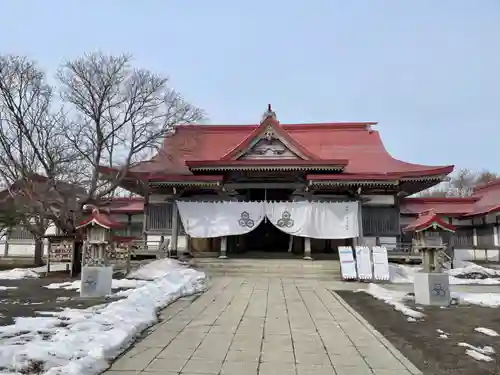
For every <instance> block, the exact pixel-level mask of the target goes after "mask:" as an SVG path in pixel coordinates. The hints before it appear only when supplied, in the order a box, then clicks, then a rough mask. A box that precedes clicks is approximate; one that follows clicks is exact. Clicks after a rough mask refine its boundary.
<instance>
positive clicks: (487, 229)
mask: <svg viewBox="0 0 500 375" xmlns="http://www.w3.org/2000/svg"><path fill="white" fill-rule="evenodd" d="M476 235H477V247H478V248H485V249H488V248H492V247H494V246H495V243H494V239H493V225H487V226H480V227H477V228H476Z"/></svg>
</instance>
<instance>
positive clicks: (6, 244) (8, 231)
mask: <svg viewBox="0 0 500 375" xmlns="http://www.w3.org/2000/svg"><path fill="white" fill-rule="evenodd" d="M11 232H12V229H11V228H9V229H7V233H5V236H4V239H5V247H4V256H8V255H9V237H10V234H11Z"/></svg>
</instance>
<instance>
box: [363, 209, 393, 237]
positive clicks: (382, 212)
mask: <svg viewBox="0 0 500 375" xmlns="http://www.w3.org/2000/svg"><path fill="white" fill-rule="evenodd" d="M362 220H363V234H364V235H365V236H398V235H400V226H399V210H398V208H397V207H370V206H364V207H363V211H362Z"/></svg>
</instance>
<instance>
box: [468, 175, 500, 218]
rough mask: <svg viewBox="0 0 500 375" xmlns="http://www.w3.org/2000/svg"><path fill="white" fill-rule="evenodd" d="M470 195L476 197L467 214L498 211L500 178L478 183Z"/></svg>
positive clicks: (474, 214)
mask: <svg viewBox="0 0 500 375" xmlns="http://www.w3.org/2000/svg"><path fill="white" fill-rule="evenodd" d="M472 197H475V198H478V200H477V202H476V204H475V205H474V208H473V209H472V210H471V212H470V213H469V214H468V216H477V215H486V214H489V213H493V212H499V211H500V179H497V180H495V181H491V182H488V183H486V184H482V185H478V186H476V187H475V188H474V191H473V193H472Z"/></svg>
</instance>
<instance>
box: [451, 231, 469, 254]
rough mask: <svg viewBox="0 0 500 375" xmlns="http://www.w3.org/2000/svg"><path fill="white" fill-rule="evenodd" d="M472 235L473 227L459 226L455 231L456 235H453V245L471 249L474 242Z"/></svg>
mask: <svg viewBox="0 0 500 375" xmlns="http://www.w3.org/2000/svg"><path fill="white" fill-rule="evenodd" d="M472 237H473V231H472V228H470V227H467V228H457V230H456V231H455V235H453V236H452V237H451V238H452V241H451V242H452V245H453V247H455V248H456V249H470V248H472V246H473V244H474V242H473V240H472Z"/></svg>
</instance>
